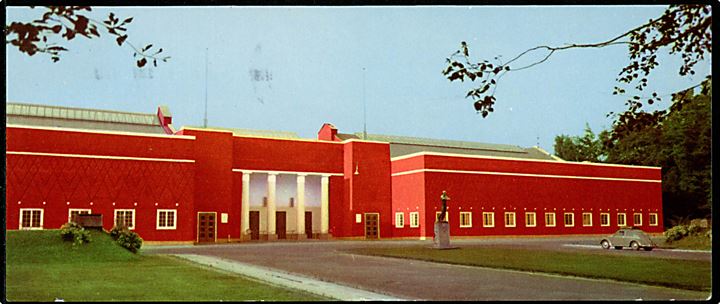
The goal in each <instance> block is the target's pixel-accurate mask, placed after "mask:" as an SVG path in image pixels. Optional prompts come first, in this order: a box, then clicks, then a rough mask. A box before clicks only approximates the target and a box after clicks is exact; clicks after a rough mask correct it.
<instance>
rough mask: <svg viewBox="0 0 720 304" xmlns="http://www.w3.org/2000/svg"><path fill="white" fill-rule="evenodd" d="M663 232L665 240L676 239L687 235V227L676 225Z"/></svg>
mask: <svg viewBox="0 0 720 304" xmlns="http://www.w3.org/2000/svg"><path fill="white" fill-rule="evenodd" d="M664 234H665V239H666V241H668V242H672V241H677V240H679V239H682V238H683V237H685V236H687V235H688V229H687V227H686V226H684V225H677V226H675V227H672V228H670V229H668V230H667V231H665V233H664Z"/></svg>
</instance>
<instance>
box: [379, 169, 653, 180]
mask: <svg viewBox="0 0 720 304" xmlns="http://www.w3.org/2000/svg"><path fill="white" fill-rule="evenodd" d="M421 172H434V173H464V174H481V175H508V176H525V177H549V178H573V179H594V180H608V181H623V182H645V183H661V182H662V180H659V179H657V180H656V179H633V178H618V177H596V176H576V175H552V174H534V173H514V172H492V171H467V170H443V169H417V170H410V171H403V172H396V173H393V174H391V176H401V175H407V174H414V173H421Z"/></svg>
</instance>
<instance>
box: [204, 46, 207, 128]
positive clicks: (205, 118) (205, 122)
mask: <svg viewBox="0 0 720 304" xmlns="http://www.w3.org/2000/svg"><path fill="white" fill-rule="evenodd" d="M207 77H208V49H207V48H205V117H204V118H203V127H204V128H207V121H208V120H207V108H208V99H207V90H208V86H207Z"/></svg>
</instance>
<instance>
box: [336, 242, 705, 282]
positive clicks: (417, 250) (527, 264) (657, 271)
mask: <svg viewBox="0 0 720 304" xmlns="http://www.w3.org/2000/svg"><path fill="white" fill-rule="evenodd" d="M348 252H351V253H356V254H365V255H378V256H386V257H399V258H408V259H417V260H425V261H433V262H442V263H451V264H461V265H471V266H482V267H491V268H503V269H514V270H524V271H533V272H545V273H556V274H563V275H572V276H580V277H588V278H602V279H612V280H618V281H627V282H635V283H643V284H648V285H659V286H666V287H673V288H680V289H689V290H700V291H709V290H710V288H711V285H710V279H711V268H710V262H709V261H687V260H678V259H662V258H649V257H629V256H618V255H605V254H591V253H571V252H562V251H550V250H528V249H519V248H501V247H492V248H488V247H464V248H460V249H451V250H436V249H431V248H427V247H393V248H362V249H352V250H349V251H348Z"/></svg>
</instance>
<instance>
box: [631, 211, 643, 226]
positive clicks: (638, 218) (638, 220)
mask: <svg viewBox="0 0 720 304" xmlns="http://www.w3.org/2000/svg"><path fill="white" fill-rule="evenodd" d="M633 225H635V226H642V213H635V214H633Z"/></svg>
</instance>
